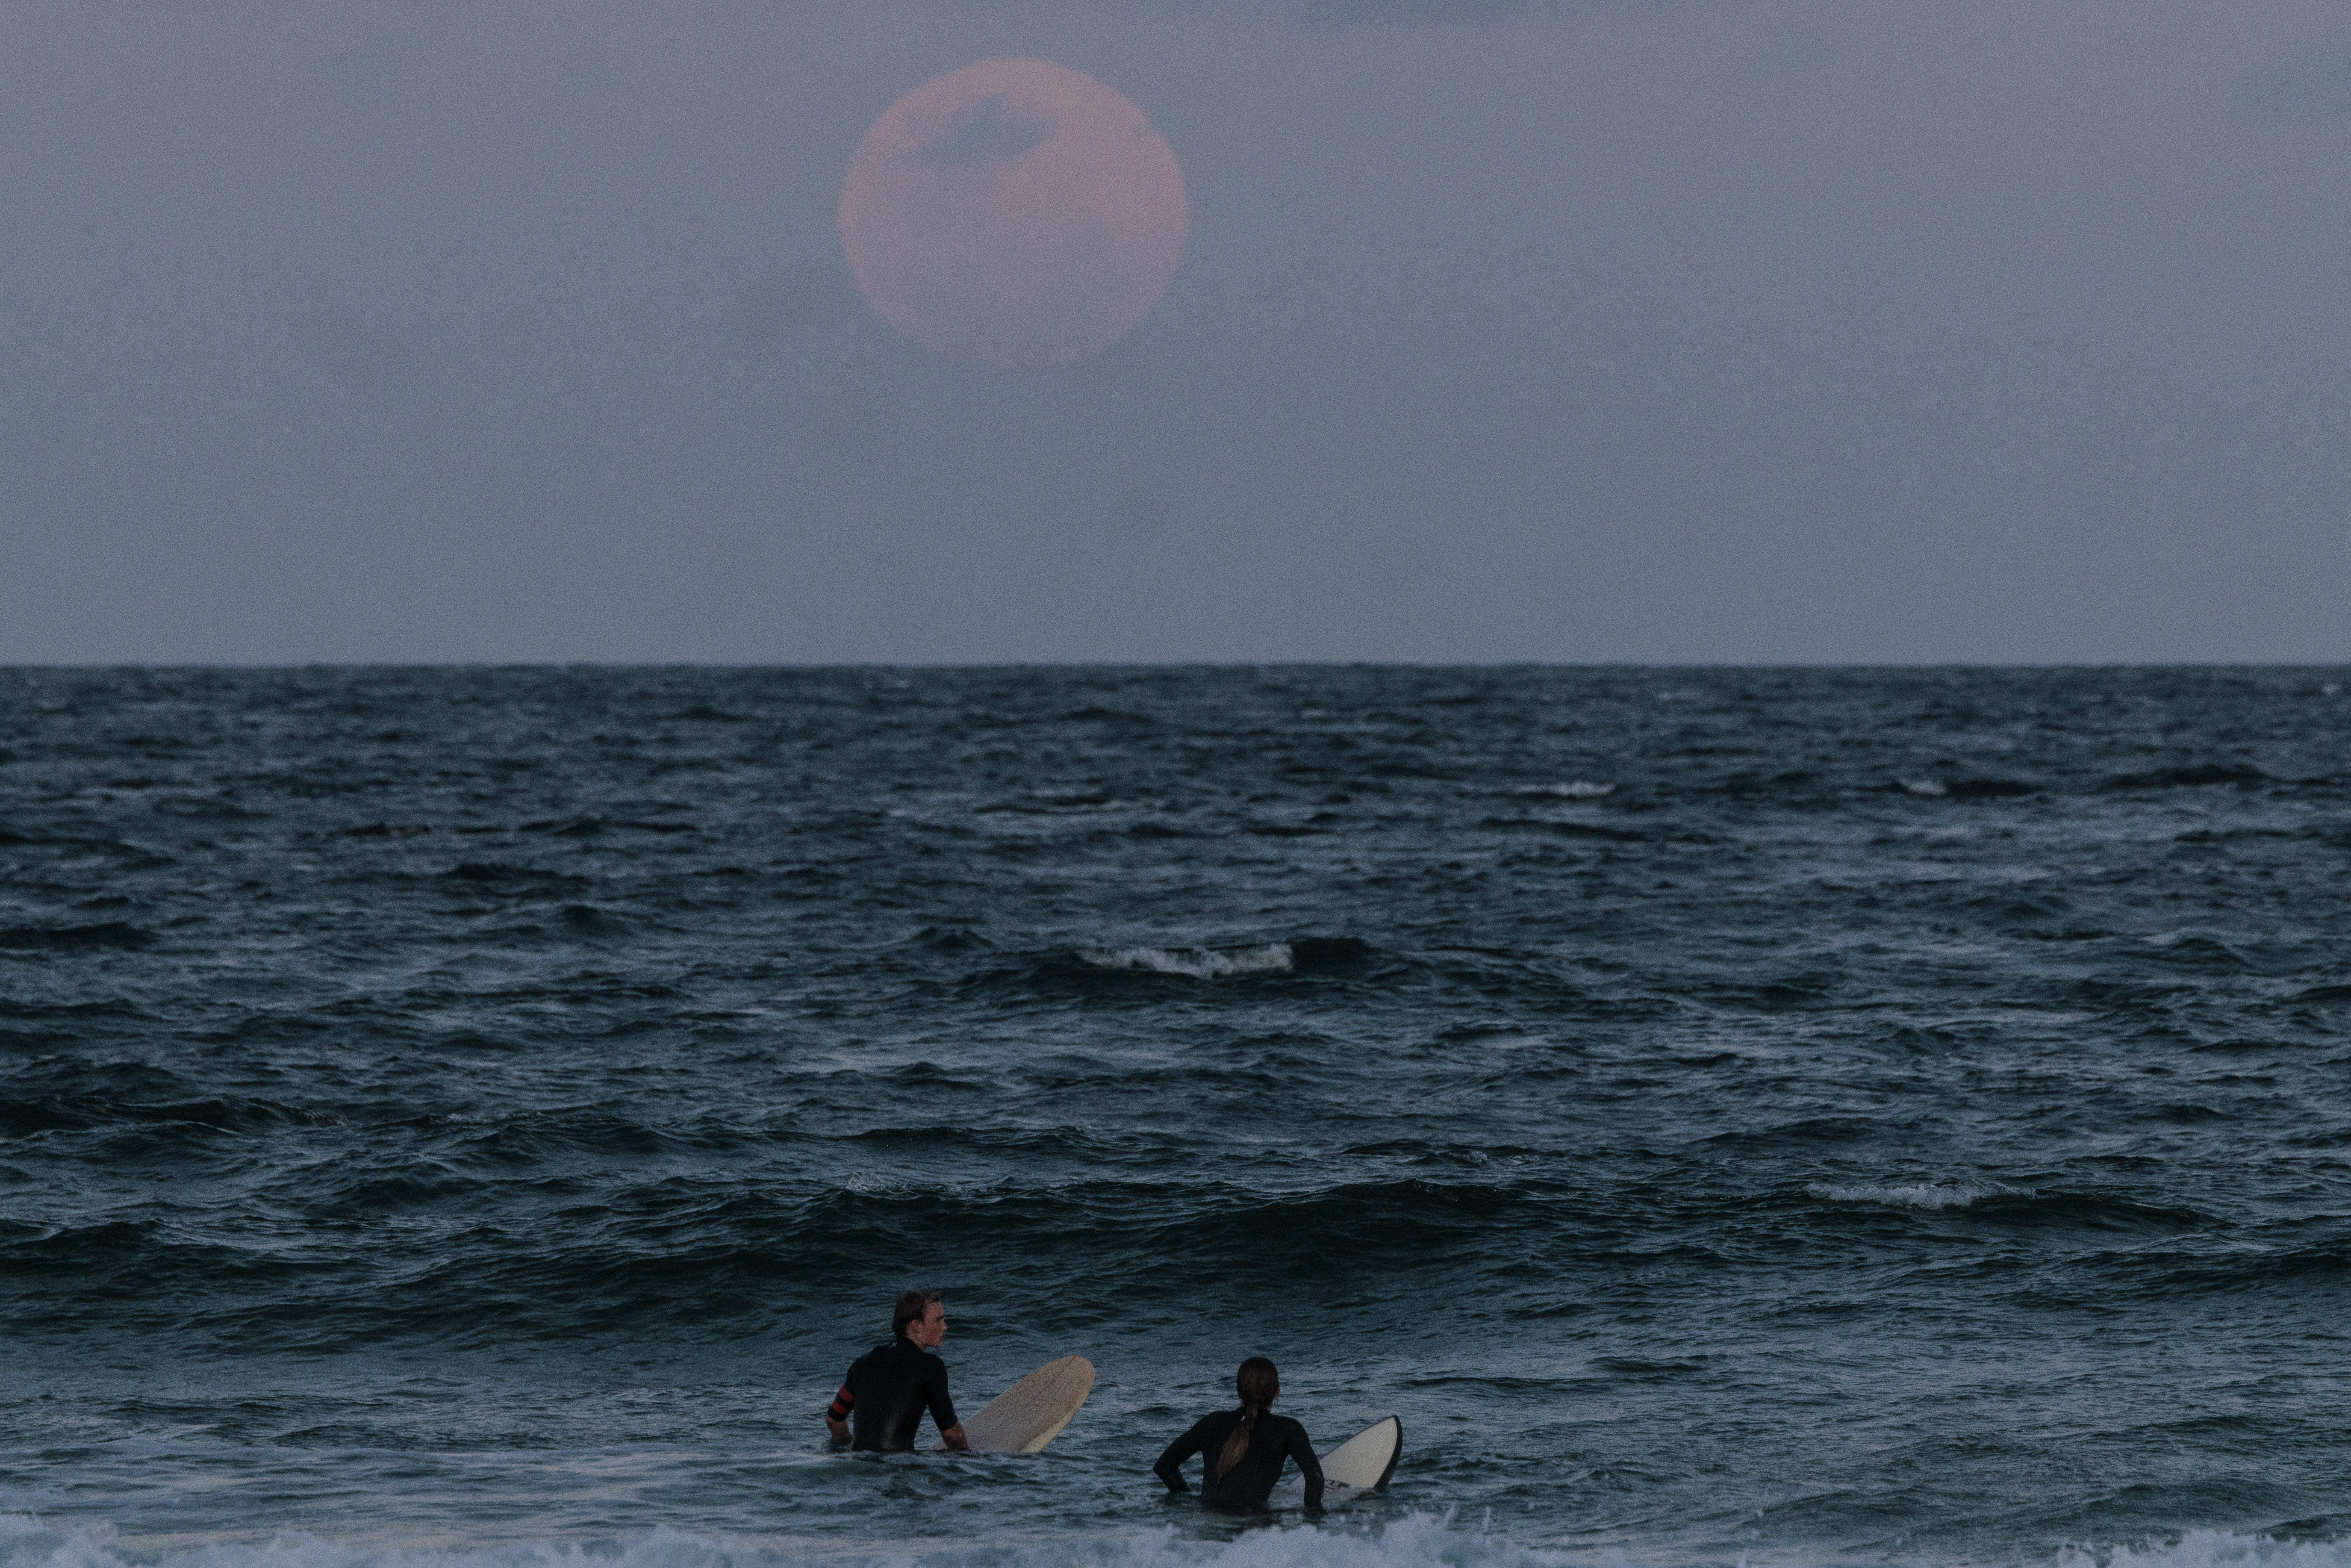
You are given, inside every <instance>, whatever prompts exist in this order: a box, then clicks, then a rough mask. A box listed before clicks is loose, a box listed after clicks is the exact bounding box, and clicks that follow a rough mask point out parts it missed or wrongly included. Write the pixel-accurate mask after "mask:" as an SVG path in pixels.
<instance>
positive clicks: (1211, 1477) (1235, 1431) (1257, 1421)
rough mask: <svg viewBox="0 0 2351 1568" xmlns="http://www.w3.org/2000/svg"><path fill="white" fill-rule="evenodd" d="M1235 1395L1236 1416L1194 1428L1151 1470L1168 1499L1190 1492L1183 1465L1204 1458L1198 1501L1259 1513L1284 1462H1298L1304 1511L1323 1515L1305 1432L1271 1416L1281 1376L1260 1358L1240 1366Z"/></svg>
mask: <svg viewBox="0 0 2351 1568" xmlns="http://www.w3.org/2000/svg"><path fill="white" fill-rule="evenodd" d="M1233 1389H1234V1391H1235V1392H1236V1393H1238V1395H1239V1396H1241V1406H1240V1408H1239V1409H1238V1410H1219V1411H1217V1413H1216V1414H1215V1415H1213V1416H1201V1417H1200V1418H1199V1419H1198V1420H1197V1421H1195V1422H1194V1423H1192V1429H1191V1430H1190V1431H1188V1432H1186V1433H1185V1434H1184V1435H1183V1436H1182V1437H1178V1438H1176V1439H1175V1441H1174V1442H1172V1443H1170V1444H1168V1445H1167V1451H1166V1452H1165V1453H1164V1454H1162V1455H1160V1456H1159V1460H1158V1462H1157V1463H1156V1464H1155V1465H1153V1466H1152V1467H1151V1469H1152V1473H1153V1474H1155V1475H1156V1476H1157V1477H1158V1478H1159V1479H1161V1480H1163V1481H1165V1482H1166V1483H1167V1490H1168V1492H1169V1493H1170V1494H1171V1495H1172V1494H1175V1493H1178V1492H1186V1491H1189V1490H1191V1488H1189V1487H1187V1486H1186V1485H1185V1484H1184V1461H1185V1460H1186V1459H1188V1458H1191V1457H1192V1456H1193V1455H1195V1454H1202V1455H1205V1456H1207V1457H1206V1459H1205V1460H1204V1462H1203V1469H1202V1472H1201V1476H1200V1500H1201V1501H1202V1502H1204V1503H1207V1505H1208V1506H1209V1507H1210V1508H1215V1509H1223V1510H1225V1511H1228V1512H1232V1513H1241V1512H1257V1511H1262V1510H1263V1509H1264V1507H1265V1500H1266V1498H1267V1496H1268V1495H1269V1494H1270V1493H1271V1492H1272V1490H1273V1483H1274V1482H1276V1481H1278V1480H1280V1479H1281V1467H1282V1464H1283V1462H1284V1461H1285V1460H1292V1459H1294V1460H1296V1461H1297V1463H1298V1473H1299V1474H1301V1475H1302V1476H1304V1477H1305V1478H1306V1511H1308V1512H1309V1513H1320V1512H1322V1463H1321V1461H1319V1460H1317V1459H1316V1458H1314V1445H1313V1444H1312V1443H1310V1442H1308V1441H1307V1440H1306V1428H1305V1427H1301V1426H1300V1425H1299V1424H1298V1423H1297V1422H1295V1421H1293V1420H1291V1419H1290V1417H1289V1416H1276V1415H1274V1414H1272V1412H1271V1406H1272V1405H1273V1399H1274V1396H1275V1395H1277V1394H1280V1392H1281V1375H1280V1374H1279V1373H1277V1372H1276V1371H1275V1370H1274V1366H1273V1363H1271V1362H1270V1361H1268V1360H1266V1358H1265V1357H1263V1356H1261V1355H1253V1356H1250V1357H1249V1359H1248V1360H1247V1361H1245V1362H1242V1363H1241V1369H1240V1371H1239V1372H1238V1373H1236V1374H1234V1375H1233Z"/></svg>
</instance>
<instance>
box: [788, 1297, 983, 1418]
mask: <svg viewBox="0 0 2351 1568" xmlns="http://www.w3.org/2000/svg"><path fill="white" fill-rule="evenodd" d="M890 1329H891V1338H890V1343H888V1344H883V1345H876V1346H874V1347H873V1348H872V1350H869V1351H867V1352H866V1353H865V1354H863V1355H861V1356H859V1357H858V1358H857V1361H856V1363H855V1364H853V1365H852V1366H851V1367H850V1369H849V1375H848V1376H847V1377H844V1378H842V1379H841V1392H840V1393H838V1394H836V1395H834V1396H832V1405H831V1408H829V1409H827V1410H826V1411H825V1413H824V1427H825V1430H826V1431H828V1432H831V1434H832V1440H833V1441H834V1442H836V1443H847V1444H848V1445H849V1446H850V1447H851V1448H913V1447H914V1432H915V1429H916V1428H917V1427H921V1426H922V1424H923V1412H924V1411H925V1410H928V1411H929V1412H930V1413H931V1420H932V1422H933V1424H934V1425H935V1426H936V1427H938V1429H939V1436H940V1437H942V1438H944V1439H946V1445H947V1447H948V1448H967V1447H968V1446H969V1445H967V1443H966V1442H965V1441H964V1435H963V1423H962V1422H960V1421H958V1420H956V1413H955V1403H954V1401H952V1400H950V1399H949V1398H948V1397H947V1364H946V1362H944V1361H941V1360H940V1359H939V1358H938V1357H937V1356H935V1355H933V1354H930V1353H931V1352H932V1351H935V1350H936V1349H938V1348H939V1342H940V1341H941V1340H943V1339H945V1338H946V1337H947V1310H946V1306H945V1305H944V1304H943V1303H942V1302H941V1301H939V1294H938V1292H937V1291H907V1292H906V1293H905V1294H904V1295H903V1296H901V1297H899V1298H898V1306H897V1310H896V1311H894V1312H892V1313H891V1314H890ZM852 1423H853V1425H852Z"/></svg>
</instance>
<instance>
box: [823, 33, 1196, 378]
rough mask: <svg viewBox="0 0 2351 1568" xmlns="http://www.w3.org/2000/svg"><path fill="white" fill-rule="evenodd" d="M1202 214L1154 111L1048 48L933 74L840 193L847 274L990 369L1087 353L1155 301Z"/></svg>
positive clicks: (929, 342)
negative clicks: (1192, 203)
mask: <svg viewBox="0 0 2351 1568" xmlns="http://www.w3.org/2000/svg"><path fill="white" fill-rule="evenodd" d="M1190 221H1191V213H1190V209H1189V207H1188V206H1187V205H1186V202H1185V200H1184V172H1183V171H1182V170H1181V169H1180V168H1178V167H1177V166H1176V163H1175V152H1173V151H1171V150H1170V149H1169V147H1168V145H1167V142H1166V140H1165V138H1164V137H1162V136H1161V135H1160V134H1159V132H1158V131H1155V130H1154V129H1153V128H1152V124H1151V121H1150V120H1147V119H1145V118H1144V113H1143V110H1139V109H1137V108H1135V107H1134V104H1132V103H1130V102H1128V101H1127V100H1126V99H1125V98H1123V96H1121V95H1120V94H1119V93H1118V91H1117V90H1116V89H1113V88H1109V87H1105V86H1104V85H1103V84H1102V83H1101V82H1098V81H1096V80H1094V78H1092V77H1089V76H1081V75H1079V74H1078V73H1077V72H1076V71H1072V70H1064V69H1062V68H1061V67H1060V66H1053V65H1047V64H1046V63H1045V62H1044V61H1042V60H981V61H980V62H978V63H977V65H968V66H966V67H964V68H962V69H961V70H955V71H949V72H948V73H947V74H946V75H945V76H943V77H937V78H933V79H932V80H930V81H927V82H925V83H924V84H923V85H922V86H921V87H918V88H916V89H914V91H912V92H910V93H908V94H907V95H906V96H905V97H904V98H902V99H899V100H898V101H897V102H896V103H893V104H892V105H891V106H890V109H889V110H888V112H886V113H884V114H883V116H882V118H881V119H879V120H875V121H874V122H873V128H872V130H871V131H867V132H866V133H865V138H864V140H863V141H860V142H858V144H857V152H856V153H855V154H854V155H853V156H852V157H851V159H850V160H849V178H848V179H847V181H845V182H844V183H842V185H841V248H842V249H844V250H845V251H847V252H848V254H849V270H850V271H851V272H852V273H853V274H854V275H855V276H856V278H857V286H858V287H860V288H862V289H863V290H864V291H865V298H868V299H870V300H872V302H873V308H874V309H876V310H878V311H880V312H881V313H882V319H883V320H885V321H887V322H889V323H890V325H892V326H893V327H895V328H896V329H898V330H899V331H901V332H904V334H905V335H906V336H907V337H909V338H912V339H913V340H914V341H916V342H917V343H921V344H924V345H925V346H926V347H929V348H933V349H935V350H938V351H939V352H941V353H943V354H948V355H952V356H953V357H955V358H956V359H959V360H967V361H972V362H974V363H977V364H983V365H1043V364H1052V363H1056V362H1059V361H1064V360H1074V359H1077V358H1078V357H1079V356H1081V355H1083V354H1091V353H1092V352H1093V351H1094V350H1096V349H1100V348H1102V347H1103V346H1105V345H1106V344H1109V343H1111V342H1113V341H1115V340H1117V339H1119V338H1121V337H1123V336H1124V335H1125V333H1126V332H1127V330H1128V329H1130V328H1132V327H1133V326H1134V324H1135V323H1136V322H1138V321H1140V320H1142V319H1144V317H1145V316H1147V315H1149V314H1150V312H1151V308H1152V307H1153V306H1155V305H1156V304H1158V303H1159V298H1160V296H1161V295H1163V294H1165V293H1166V292H1167V285H1168V284H1169V283H1170V282H1172V281H1174V279H1175V264H1176V263H1177V262H1178V261H1179V260H1181V259H1182V257H1183V255H1184V235H1185V231H1186V227H1187V226H1188V225H1189V223H1190Z"/></svg>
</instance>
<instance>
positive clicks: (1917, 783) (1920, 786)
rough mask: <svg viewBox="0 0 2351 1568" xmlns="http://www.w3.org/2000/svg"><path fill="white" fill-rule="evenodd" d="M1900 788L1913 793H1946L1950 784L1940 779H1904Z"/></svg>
mask: <svg viewBox="0 0 2351 1568" xmlns="http://www.w3.org/2000/svg"><path fill="white" fill-rule="evenodd" d="M1902 788H1904V789H1907V790H1909V791H1910V793H1912V794H1913V795H1948V794H1949V793H1950V792H1951V790H1950V786H1949V785H1947V784H1945V783H1944V782H1943V781H1942V780H1941V779H1903V780H1902Z"/></svg>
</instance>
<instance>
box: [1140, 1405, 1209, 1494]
mask: <svg viewBox="0 0 2351 1568" xmlns="http://www.w3.org/2000/svg"><path fill="white" fill-rule="evenodd" d="M1205 1447H1207V1445H1206V1444H1205V1443H1204V1442H1203V1441H1202V1439H1201V1437H1200V1423H1199V1422H1197V1421H1195V1422H1193V1423H1192V1428H1191V1430H1190V1431H1188V1432H1186V1433H1185V1434H1184V1435H1183V1436H1182V1437H1178V1438H1176V1439H1175V1441H1174V1442H1172V1443H1170V1444H1168V1445H1167V1451H1166V1452H1165V1453H1164V1454H1162V1455H1160V1456H1159V1458H1158V1459H1157V1460H1156V1461H1155V1463H1154V1464H1153V1465H1152V1467H1151V1473H1152V1474H1153V1475H1155V1476H1157V1477H1158V1478H1159V1479H1161V1480H1163V1481H1165V1482H1166V1483H1167V1490H1169V1491H1171V1492H1187V1491H1190V1490H1192V1489H1191V1488H1190V1487H1188V1486H1186V1484H1185V1483H1184V1461H1185V1460H1186V1459H1188V1458H1191V1457H1192V1456H1193V1455H1195V1454H1196V1453H1198V1452H1199V1451H1200V1450H1201V1449H1202V1448H1205Z"/></svg>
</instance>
